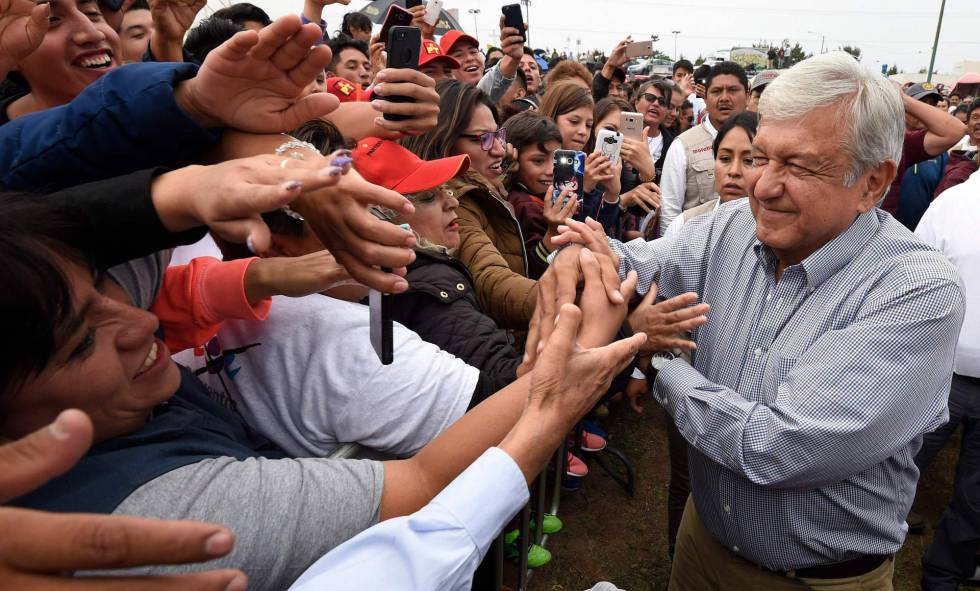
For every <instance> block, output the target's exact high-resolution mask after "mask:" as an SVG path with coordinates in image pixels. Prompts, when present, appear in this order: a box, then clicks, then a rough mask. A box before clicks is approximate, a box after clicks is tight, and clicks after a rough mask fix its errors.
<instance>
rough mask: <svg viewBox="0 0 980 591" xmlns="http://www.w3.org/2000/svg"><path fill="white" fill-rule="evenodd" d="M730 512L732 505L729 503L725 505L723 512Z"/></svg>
mask: <svg viewBox="0 0 980 591" xmlns="http://www.w3.org/2000/svg"><path fill="white" fill-rule="evenodd" d="M731 512H732V506H731V505H725V513H731Z"/></svg>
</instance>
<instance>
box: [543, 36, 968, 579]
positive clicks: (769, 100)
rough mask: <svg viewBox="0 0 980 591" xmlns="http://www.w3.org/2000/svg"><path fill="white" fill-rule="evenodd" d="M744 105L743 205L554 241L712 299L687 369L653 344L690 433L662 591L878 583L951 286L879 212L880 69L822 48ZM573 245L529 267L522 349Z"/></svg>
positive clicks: (648, 317)
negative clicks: (657, 232)
mask: <svg viewBox="0 0 980 591" xmlns="http://www.w3.org/2000/svg"><path fill="white" fill-rule="evenodd" d="M814 80H819V81H820V84H814V83H813V81H814ZM759 112H760V115H761V124H760V126H759V131H758V134H757V135H756V137H755V140H754V142H753V160H754V163H753V164H754V166H753V167H752V168H751V169H750V170H748V171H747V172H746V175H747V176H749V191H748V193H749V195H748V199H744V200H736V201H732V202H730V203H727V204H724V205H722V206H721V207H719V208H718V209H717V210H716V211H715V212H714V213H713V214H712V215H705V216H701V217H699V218H696V219H695V220H692V221H691V222H689V223H688V224H686V225H685V226H684V228H683V229H682V231H681V232H680V233H679V234H678V235H677V236H675V237H668V238H662V239H660V240H655V241H652V242H644V241H642V240H635V241H633V242H630V243H627V244H621V243H619V242H617V241H615V240H611V241H608V242H606V238H605V236H604V235H602V233H601V228H598V227H597V226H594V225H586V224H579V223H577V222H574V221H570V222H569V226H570V229H569V231H568V232H566V233H565V234H563V235H562V237H560V238H559V240H557V242H566V243H568V242H575V243H578V244H584V245H586V246H587V247H588V248H590V249H593V250H599V251H601V250H602V248H603V247H604V246H605V245H606V244H608V245H609V246H610V247H611V250H612V251H614V252H615V253H616V254H618V256H619V259H620V273H621V275H623V276H625V274H626V273H627V271H630V270H635V271H637V272H638V273H639V285H640V286H641V287H643V288H647V287H649V288H650V291H651V292H653V291H654V290H657V291H659V294H660V295H661V296H666V297H672V296H676V295H678V294H685V293H688V292H694V294H703V296H704V300H706V301H707V302H710V304H711V311H710V313H708V314H707V318H706V319H705V320H702V321H701V322H703V323H704V324H703V325H702V326H700V327H697V328H695V329H694V331H693V337H692V339H693V340H694V341H696V343H697V349H696V350H695V351H694V352H693V353H694V354H693V357H692V361H691V362H690V363H688V362H687V361H685V360H684V359H682V358H674V356H673V355H671V354H670V353H663V352H657V351H656V350H655V349H651V350H653V351H654V355H653V357H652V360H651V367H652V370H651V374H655V375H651V378H652V380H651V381H652V383H653V391H654V396H655V397H656V399H657V400H658V401H659V402H660V403H661V404H662V405H663V406H664V407H665V408H666V410H667V411H668V412H669V413H670V415H671V416H672V417H673V419H674V422H675V423H676V425H677V427H678V429H679V430H680V432H681V434H682V435H683V436H684V438H685V439H686V440H687V442H688V454H689V455H688V467H689V469H690V482H691V490H692V497H691V499H689V500H688V505H687V509H686V510H685V514H684V518H683V520H682V523H681V526H680V531H679V532H678V536H677V545H676V549H675V556H674V565H673V570H672V574H671V589H673V590H688V589H692V590H695V589H696V590H699V591H700V590H703V589H733V590H739V591H741V590H744V589H767V590H769V589H776V590H780V589H828V588H831V587H832V588H833V589H859V588H860V589H891V588H892V584H891V579H892V573H893V568H894V565H893V562H894V559H893V556H894V554H895V552H896V551H897V550H898V549H899V548H900V547H901V546H902V543H903V541H904V539H905V534H906V524H905V516H906V515H907V513H908V509H909V506H910V505H911V502H912V498H913V496H914V492H915V485H916V481H917V479H918V475H919V472H918V470H917V469H916V467H915V463H914V462H913V458H914V456H915V453H916V451H917V450H918V449H919V447H920V446H921V443H922V436H923V434H924V433H927V432H929V431H932V430H933V429H935V428H936V427H937V426H938V425H941V424H942V423H944V422H945V421H946V420H947V417H948V411H947V396H948V393H949V387H950V378H951V375H952V364H953V353H954V350H955V348H956V342H957V337H958V334H959V331H960V326H961V324H962V322H963V315H964V295H963V290H962V287H961V284H960V280H959V277H958V275H957V273H956V271H955V270H954V269H953V267H952V266H951V265H950V264H949V263H948V262H947V261H946V260H945V258H944V257H943V256H942V254H941V253H939V252H937V251H935V250H933V249H931V248H929V247H927V246H926V245H924V244H923V243H922V242H921V241H919V240H918V239H916V238H915V236H913V235H912V233H911V232H909V231H908V230H907V229H905V228H904V227H903V226H902V225H901V224H900V223H898V222H897V221H895V220H894V219H893V218H892V217H891V216H889V215H888V214H886V213H884V212H882V211H881V210H879V209H877V208H876V207H875V205H876V203H878V202H879V200H880V199H881V197H882V195H883V194H884V193H885V191H886V190H887V189H888V186H889V184H890V183H891V181H892V178H894V176H895V171H896V161H897V159H898V158H899V155H900V154H901V149H902V138H903V132H904V118H903V115H904V112H903V109H902V102H901V99H900V98H899V95H898V91H897V90H896V89H895V88H893V87H892V86H891V84H890V83H889V82H888V81H887V80H885V79H884V78H883V77H881V76H877V75H874V74H872V73H870V72H868V71H866V70H865V69H864V68H862V67H861V66H859V65H858V64H857V62H856V61H854V60H853V59H852V58H851V57H849V56H848V55H846V54H844V53H832V54H826V55H821V56H818V57H814V58H811V59H809V60H806V61H804V62H801V63H800V64H798V65H796V66H795V67H793V68H792V69H790V70H787V71H786V72H785V73H784V74H783V75H781V76H780V77H779V78H778V79H776V80H774V81H773V82H772V83H771V84H770V85H769V88H767V89H766V93H765V94H763V95H762V100H761V102H760V105H759ZM577 250H578V247H572V248H566V249H564V250H562V251H560V253H559V254H558V255H557V256H556V257H555V260H554V263H553V265H552V267H551V268H550V269H549V271H548V272H547V273H545V276H544V277H542V280H541V285H540V294H541V295H540V296H539V301H538V305H537V312H536V314H537V316H536V317H535V319H534V323H533V324H532V334H531V338H530V339H529V343H528V346H527V351H528V352H530V354H531V356H532V357H533V355H534V353H533V352H534V351H536V350H537V348H536V343H537V341H538V340H539V339H540V338H543V337H546V336H547V335H548V334H550V331H551V330H553V329H552V328H551V327H552V326H553V324H554V320H553V319H550V318H548V316H549V315H550V314H553V313H554V310H555V304H556V300H557V301H562V300H564V299H570V298H573V297H574V294H575V283H576V282H577V280H578V276H579V273H578V271H577V269H576V268H575V265H574V264H573V260H572V259H573V258H576V254H577V252H576V251H577ZM654 282H655V283H656V284H654ZM548 294H560V295H559V297H557V298H555V297H552V298H548V297H547V295H548ZM694 294H691V295H689V296H688V297H689V298H690V300H689V301H694V300H695V299H696V295H694ZM610 297H614V295H611V296H610ZM652 301H653V298H652V297H649V296H648V297H647V299H645V300H644V304H642V305H641V307H640V309H639V310H638V311H637V312H636V313H634V314H633V315H632V316H631V323H632V324H633V328H634V329H635V330H637V331H640V330H642V331H644V332H646V333H647V334H648V336H649V337H650V340H649V343H651V344H652V346H654V347H655V346H657V345H658V344H659V345H660V348H662V349H666V348H667V347H668V346H673V343H672V342H671V341H670V340H669V339H665V338H664V337H665V335H664V334H663V333H664V332H665V331H664V330H662V323H663V322H664V321H665V320H669V319H670V316H671V315H670V314H667V315H664V314H662V313H660V312H661V310H659V309H657V308H655V307H653V306H650V305H649V304H650V302H652ZM681 312H684V310H682V311H681ZM692 324H696V323H692ZM665 344H666V345H667V346H664V345H665Z"/></svg>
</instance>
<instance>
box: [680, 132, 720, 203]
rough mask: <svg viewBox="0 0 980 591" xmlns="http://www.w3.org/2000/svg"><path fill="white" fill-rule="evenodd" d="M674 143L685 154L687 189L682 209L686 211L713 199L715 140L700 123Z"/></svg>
mask: <svg viewBox="0 0 980 591" xmlns="http://www.w3.org/2000/svg"><path fill="white" fill-rule="evenodd" d="M676 141H679V142H680V143H681V145H683V146H684V152H685V153H686V154H687V188H686V189H685V191H684V206H683V207H682V210H683V211H687V210H688V209H691V208H692V207H697V206H698V205H701V204H703V203H707V202H708V201H711V200H712V199H714V198H715V155H714V152H712V151H711V144H712V143H713V142H714V141H715V138H713V137H711V134H710V133H709V132H708V130H707V129H706V128H705V126H704V124H703V123H702V124H701V125H697V126H695V127H692V128H691V129H688V130H687V131H685V132H684V133H682V134H680V135H679V136H677V140H676Z"/></svg>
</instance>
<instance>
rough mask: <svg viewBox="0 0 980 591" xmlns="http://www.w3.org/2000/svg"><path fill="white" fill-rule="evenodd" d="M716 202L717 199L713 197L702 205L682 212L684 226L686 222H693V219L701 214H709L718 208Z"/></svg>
mask: <svg viewBox="0 0 980 591" xmlns="http://www.w3.org/2000/svg"><path fill="white" fill-rule="evenodd" d="M718 200H719V198H718V197H715V198H714V199H712V200H711V201H709V202H707V203H702V204H701V205H698V206H697V207H692V208H691V209H688V210H686V211H684V213H682V214H681V215H683V216H684V223H685V224H686V223H687V222H689V221H691V220H693V219H694V218H696V217H698V216H699V215H701V214H702V213H711V212H712V211H714V210H715V208H716V207H718Z"/></svg>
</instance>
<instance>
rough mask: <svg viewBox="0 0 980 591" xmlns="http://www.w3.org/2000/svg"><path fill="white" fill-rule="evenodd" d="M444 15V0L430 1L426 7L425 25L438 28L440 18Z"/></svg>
mask: <svg viewBox="0 0 980 591" xmlns="http://www.w3.org/2000/svg"><path fill="white" fill-rule="evenodd" d="M441 14H442V0H429V1H428V2H427V3H426V5H425V18H423V19H422V20H424V21H425V24H427V25H429V26H430V27H434V26H436V23H438V22H439V16H440V15H441Z"/></svg>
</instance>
